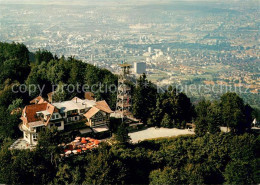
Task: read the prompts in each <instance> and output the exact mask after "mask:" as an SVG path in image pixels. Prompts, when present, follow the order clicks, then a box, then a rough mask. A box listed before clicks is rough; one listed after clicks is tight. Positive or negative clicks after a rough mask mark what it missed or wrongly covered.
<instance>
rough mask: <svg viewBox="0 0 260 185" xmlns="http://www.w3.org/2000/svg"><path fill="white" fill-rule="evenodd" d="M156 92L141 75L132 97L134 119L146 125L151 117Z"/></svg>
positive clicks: (144, 76)
mask: <svg viewBox="0 0 260 185" xmlns="http://www.w3.org/2000/svg"><path fill="white" fill-rule="evenodd" d="M156 96H157V90H156V88H155V87H154V86H153V84H152V83H151V82H150V81H148V80H147V78H146V75H145V74H143V75H142V76H140V78H139V79H138V80H137V87H136V88H135V90H134V95H133V114H134V116H135V117H136V118H138V119H141V120H142V121H143V122H144V123H147V120H148V118H149V117H151V113H152V110H153V109H154V107H155V105H156Z"/></svg>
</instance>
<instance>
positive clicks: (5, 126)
mask: <svg viewBox="0 0 260 185" xmlns="http://www.w3.org/2000/svg"><path fill="white" fill-rule="evenodd" d="M19 117H20V115H17V114H13V115H12V114H10V112H9V111H6V109H5V108H4V107H0V142H1V141H3V140H4V139H6V138H17V137H19V136H21V131H20V130H19V128H18V125H19V123H20V119H19Z"/></svg>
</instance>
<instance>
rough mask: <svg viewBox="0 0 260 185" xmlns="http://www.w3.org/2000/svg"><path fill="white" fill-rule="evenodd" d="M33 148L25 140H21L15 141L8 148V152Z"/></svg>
mask: <svg viewBox="0 0 260 185" xmlns="http://www.w3.org/2000/svg"><path fill="white" fill-rule="evenodd" d="M33 148H35V146H32V145H30V144H29V143H28V142H27V141H26V140H24V139H23V138H20V139H17V140H16V141H15V142H14V143H13V144H12V145H11V146H10V147H9V149H10V150H13V149H16V150H22V149H33Z"/></svg>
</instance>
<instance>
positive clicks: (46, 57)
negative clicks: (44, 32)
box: [35, 49, 54, 65]
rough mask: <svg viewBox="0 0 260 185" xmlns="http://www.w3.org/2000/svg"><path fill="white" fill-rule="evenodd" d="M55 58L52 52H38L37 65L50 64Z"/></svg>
mask: <svg viewBox="0 0 260 185" xmlns="http://www.w3.org/2000/svg"><path fill="white" fill-rule="evenodd" d="M53 59H54V57H53V55H52V53H51V52H49V51H47V50H40V49H39V50H38V51H36V53H35V62H36V64H37V65H39V64H41V62H46V63H48V62H49V61H50V60H53Z"/></svg>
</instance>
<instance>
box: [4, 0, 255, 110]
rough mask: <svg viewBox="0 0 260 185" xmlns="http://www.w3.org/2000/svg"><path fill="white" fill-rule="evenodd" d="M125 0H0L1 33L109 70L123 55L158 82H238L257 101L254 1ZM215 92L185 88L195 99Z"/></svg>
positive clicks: (245, 95)
mask: <svg viewBox="0 0 260 185" xmlns="http://www.w3.org/2000/svg"><path fill="white" fill-rule="evenodd" d="M129 2H130V1H124V2H118V1H98V2H96V1H95V2H92V1H77V3H75V4H72V3H69V2H66V3H65V4H64V3H63V4H62V3H59V1H58V2H54V1H46V2H41V1H36V2H34V3H30V2H28V1H25V3H24V2H23V1H17V2H15V1H14V2H13V1H10V2H9V1H0V4H1V6H0V12H1V13H0V40H1V41H7V42H13V41H14V42H21V43H24V44H26V46H28V47H29V49H30V51H37V50H38V49H41V50H42V49H46V50H49V51H51V52H53V53H56V54H57V55H58V56H61V55H65V56H66V57H69V56H74V57H75V58H77V59H81V60H83V61H84V62H87V63H91V64H94V65H96V66H99V67H101V68H106V69H109V70H111V71H112V72H114V73H118V69H119V68H118V65H117V64H119V63H120V62H121V61H127V62H128V63H130V64H132V65H133V69H134V73H135V74H136V75H137V76H138V74H141V73H143V72H145V73H147V77H148V79H149V80H151V81H152V82H154V83H155V84H156V85H158V86H162V87H163V86H167V85H174V84H181V85H187V86H189V85H192V84H195V85H196V84H203V85H207V86H217V87H216V88H217V89H218V88H221V85H226V86H230V88H231V89H234V88H236V87H240V88H242V91H243V92H244V93H242V94H241V96H242V97H243V98H244V99H245V101H246V102H248V103H250V104H251V105H253V106H259V105H260V100H259V98H258V97H259V89H260V73H259V69H260V46H259V41H260V39H259V38H260V32H259V26H260V16H259V1H246V2H244V1H239V2H237V1H228V2H224V1H221V2H214V1H205V2H203V3H198V2H192V1H184V2H180V1H177V2H172V1H162V2H161V3H160V4H159V3H157V2H156V1H152V2H151V1H141V2H139V1H136V3H133V2H132V1H131V2H132V3H129ZM39 4H41V6H38V5H39ZM54 5H55V6H54ZM218 92H219V93H218ZM218 92H217V93H216V92H212V91H210V92H206V91H200V92H198V91H193V92H188V93H187V94H188V95H189V96H191V97H192V100H193V101H197V100H198V99H201V98H202V97H205V98H208V99H212V98H218V97H219V96H220V94H221V92H222V91H221V90H219V91H218ZM238 93H241V92H238Z"/></svg>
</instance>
